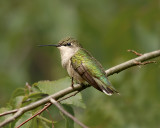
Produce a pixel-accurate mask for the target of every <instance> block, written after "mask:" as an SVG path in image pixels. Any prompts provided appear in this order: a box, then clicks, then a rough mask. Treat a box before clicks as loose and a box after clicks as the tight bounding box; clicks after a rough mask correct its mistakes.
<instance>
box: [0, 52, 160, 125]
mask: <svg viewBox="0 0 160 128" xmlns="http://www.w3.org/2000/svg"><path fill="white" fill-rule="evenodd" d="M158 56H160V50H157V51H153V52H150V53H146V54H143V55H141V56H139V57H137V58H134V59H132V60H129V61H127V62H124V63H122V64H119V65H117V66H114V67H112V68H110V69H108V70H106V74H107V76H110V75H113V74H114V73H119V72H121V71H123V70H125V69H128V68H130V67H133V66H136V65H137V64H136V63H135V62H144V61H147V60H150V59H153V58H156V57H158ZM85 88H87V86H81V85H79V84H77V85H75V86H74V88H72V87H68V88H66V89H64V90H61V91H59V92H57V93H55V94H53V95H50V96H48V97H45V98H43V99H41V100H39V101H36V102H34V103H31V104H29V105H27V106H25V107H22V108H20V109H18V111H17V112H16V113H15V114H14V115H13V116H11V117H9V118H7V119H6V120H4V121H3V122H1V123H0V127H3V126H4V125H6V124H8V123H10V122H12V121H14V120H15V119H16V118H18V117H19V116H21V115H22V114H23V113H25V112H27V111H29V110H32V109H34V108H37V107H39V106H41V105H43V104H45V103H47V102H49V101H50V99H51V98H53V99H55V100H58V99H59V98H62V97H63V96H65V95H67V94H70V93H72V92H75V91H82V90H84V89H85Z"/></svg>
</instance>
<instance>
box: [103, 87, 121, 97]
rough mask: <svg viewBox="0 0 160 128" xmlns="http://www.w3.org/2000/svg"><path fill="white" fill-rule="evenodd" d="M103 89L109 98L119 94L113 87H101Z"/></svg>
mask: <svg viewBox="0 0 160 128" xmlns="http://www.w3.org/2000/svg"><path fill="white" fill-rule="evenodd" d="M101 89H102V91H103V92H104V93H105V94H107V95H109V96H111V95H112V94H114V93H117V94H119V92H118V91H116V90H115V89H114V88H113V87H112V86H107V87H106V88H105V87H104V86H101Z"/></svg>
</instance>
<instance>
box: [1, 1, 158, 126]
mask: <svg viewBox="0 0 160 128" xmlns="http://www.w3.org/2000/svg"><path fill="white" fill-rule="evenodd" d="M66 36H72V37H74V38H76V39H78V40H79V42H80V43H81V44H82V45H83V46H84V47H85V48H86V49H87V50H89V51H90V52H91V53H92V55H93V56H94V57H95V58H97V60H99V61H100V62H101V63H102V65H103V66H104V68H106V69H107V68H110V67H112V66H114V65H117V64H120V63H122V62H125V61H127V60H129V59H132V58H134V57H135V55H134V54H132V53H128V52H127V50H128V49H134V50H136V51H138V52H140V53H145V52H151V51H154V50H157V49H159V48H160V1H159V0H121V1H119V0H34V1H30V0H23V1H22V0H12V1H11V0H1V2H0V107H4V106H5V105H6V103H7V102H8V101H9V98H10V97H11V94H12V92H13V91H14V90H15V89H16V88H18V87H24V86H25V82H29V83H30V84H33V83H34V82H37V81H39V80H56V79H59V78H63V77H64V76H66V75H67V73H66V71H65V70H64V69H63V68H62V67H61V65H60V64H61V62H60V55H59V51H58V50H57V49H56V48H53V47H45V48H40V47H36V45H38V44H56V43H58V41H59V40H61V39H62V38H64V37H66ZM157 62H158V63H157V64H150V65H147V66H141V67H139V66H137V67H134V68H130V69H127V70H125V71H123V72H121V73H119V74H115V75H113V76H110V77H109V79H110V80H111V82H112V83H113V85H114V86H115V87H116V89H117V90H119V92H120V93H121V95H120V96H117V95H114V96H112V97H109V96H106V95H104V94H103V93H100V92H99V91H97V90H95V89H93V88H88V89H86V90H85V91H84V92H83V98H84V102H85V103H86V106H87V108H86V109H85V110H79V109H76V117H78V118H79V119H80V120H81V121H82V122H84V123H85V124H86V125H88V126H90V127H94V128H100V127H101V128H102V127H103V128H104V127H108V128H116V127H117V128H147V127H148V128H151V127H156V128H158V127H160V111H159V110H160V93H159V92H160V78H159V73H160V71H159V70H160V64H159V59H157ZM79 111H80V112H79Z"/></svg>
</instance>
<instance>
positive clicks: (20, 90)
mask: <svg viewBox="0 0 160 128" xmlns="http://www.w3.org/2000/svg"><path fill="white" fill-rule="evenodd" d="M24 95H25V89H24V88H17V89H16V90H15V91H14V92H13V94H12V96H11V100H12V99H13V98H15V97H17V96H24Z"/></svg>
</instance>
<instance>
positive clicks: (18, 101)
mask: <svg viewBox="0 0 160 128" xmlns="http://www.w3.org/2000/svg"><path fill="white" fill-rule="evenodd" d="M23 98H24V96H17V97H16V98H14V99H13V100H12V101H11V102H10V105H11V106H12V107H13V108H20V107H21V105H22V102H23Z"/></svg>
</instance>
